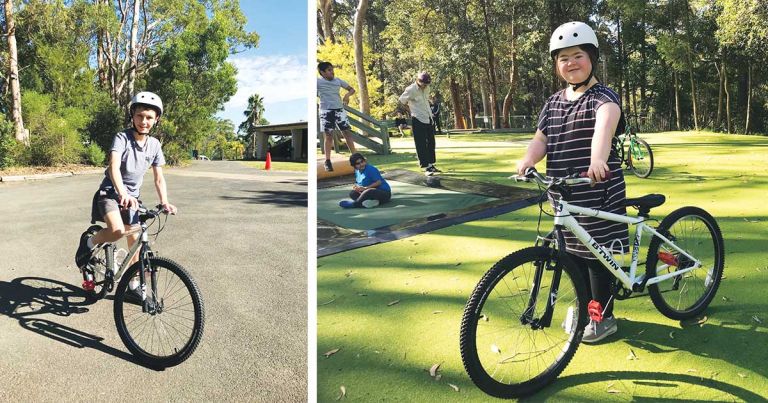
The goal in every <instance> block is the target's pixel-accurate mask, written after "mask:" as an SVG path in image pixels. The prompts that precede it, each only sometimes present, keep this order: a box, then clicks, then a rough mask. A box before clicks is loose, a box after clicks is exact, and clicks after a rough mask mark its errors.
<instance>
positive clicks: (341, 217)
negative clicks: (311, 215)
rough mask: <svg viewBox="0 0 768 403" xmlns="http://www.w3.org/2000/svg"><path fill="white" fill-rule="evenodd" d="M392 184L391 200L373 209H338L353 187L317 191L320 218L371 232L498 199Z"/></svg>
mask: <svg viewBox="0 0 768 403" xmlns="http://www.w3.org/2000/svg"><path fill="white" fill-rule="evenodd" d="M389 185H390V186H391V187H392V195H393V196H392V199H391V200H390V201H389V202H388V203H385V204H383V205H381V206H379V207H376V208H372V209H366V208H355V209H343V208H341V207H339V200H343V199H349V191H350V190H351V185H350V186H336V187H331V188H326V189H318V191H317V217H318V218H322V219H323V220H326V221H330V222H332V223H334V224H337V225H339V226H342V227H344V228H349V229H355V230H371V229H375V228H381V227H385V226H388V225H392V224H399V223H402V222H406V221H410V220H414V219H417V218H424V217H429V216H433V215H435V214H439V213H446V212H449V211H453V210H459V209H463V208H467V207H470V206H474V205H476V204H480V203H486V202H489V201H492V200H496V199H495V198H492V197H485V196H480V195H476V194H471V193H460V192H453V191H450V190H445V189H437V188H432V187H427V186H418V185H412V184H410V183H405V182H399V181H389Z"/></svg>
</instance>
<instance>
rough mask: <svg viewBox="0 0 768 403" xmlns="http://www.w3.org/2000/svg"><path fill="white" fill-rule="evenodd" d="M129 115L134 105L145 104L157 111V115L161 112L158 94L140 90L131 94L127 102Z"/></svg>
mask: <svg viewBox="0 0 768 403" xmlns="http://www.w3.org/2000/svg"><path fill="white" fill-rule="evenodd" d="M129 105H130V106H129V109H130V111H131V115H133V109H134V107H135V106H136V105H146V106H149V107H151V108H152V109H155V110H156V111H157V117H158V118H159V117H160V115H162V114H163V100H162V99H160V96H159V95H157V94H155V93H154V92H149V91H142V92H139V93H138V94H136V95H134V96H133V99H131V103H130V104H129Z"/></svg>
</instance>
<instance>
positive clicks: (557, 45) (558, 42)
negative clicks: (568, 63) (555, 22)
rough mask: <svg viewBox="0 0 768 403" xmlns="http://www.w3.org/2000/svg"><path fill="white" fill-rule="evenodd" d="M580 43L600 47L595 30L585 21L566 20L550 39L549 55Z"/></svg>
mask: <svg viewBox="0 0 768 403" xmlns="http://www.w3.org/2000/svg"><path fill="white" fill-rule="evenodd" d="M578 45H592V46H594V47H595V49H599V46H598V44H597V35H595V31H593V30H592V28H591V27H590V26H589V25H587V24H585V23H583V22H578V21H571V22H566V23H565V24H563V25H561V26H559V27H557V29H555V32H553V33H552V37H551V38H550V39H549V55H550V56H553V57H554V55H555V52H557V51H558V50H560V49H565V48H570V47H571V46H578Z"/></svg>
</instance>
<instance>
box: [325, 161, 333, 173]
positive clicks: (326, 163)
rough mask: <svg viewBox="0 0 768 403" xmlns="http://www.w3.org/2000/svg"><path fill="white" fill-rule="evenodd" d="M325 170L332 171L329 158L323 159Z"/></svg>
mask: <svg viewBox="0 0 768 403" xmlns="http://www.w3.org/2000/svg"><path fill="white" fill-rule="evenodd" d="M325 170H326V171H327V172H333V163H332V162H331V160H325Z"/></svg>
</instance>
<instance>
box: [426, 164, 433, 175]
mask: <svg viewBox="0 0 768 403" xmlns="http://www.w3.org/2000/svg"><path fill="white" fill-rule="evenodd" d="M434 174H435V167H433V166H428V167H426V168H424V175H427V176H432V175H434Z"/></svg>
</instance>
